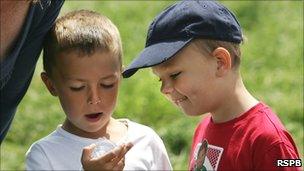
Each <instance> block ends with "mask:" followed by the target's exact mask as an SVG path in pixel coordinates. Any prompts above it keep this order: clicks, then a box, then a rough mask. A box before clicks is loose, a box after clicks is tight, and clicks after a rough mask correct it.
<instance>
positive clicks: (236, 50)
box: [193, 39, 241, 69]
mask: <svg viewBox="0 0 304 171" xmlns="http://www.w3.org/2000/svg"><path fill="white" fill-rule="evenodd" d="M193 44H194V45H195V46H196V47H197V48H198V49H199V50H200V51H201V53H203V55H208V56H210V55H211V54H212V52H213V51H214V50H215V49H216V48H218V47H223V48H225V49H227V50H228V52H229V53H230V55H231V57H232V58H231V59H232V62H231V63H232V67H234V68H235V69H238V68H239V65H240V63H241V48H240V44H239V43H232V42H227V41H220V40H211V39H195V40H193Z"/></svg>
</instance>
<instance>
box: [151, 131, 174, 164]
mask: <svg viewBox="0 0 304 171" xmlns="http://www.w3.org/2000/svg"><path fill="white" fill-rule="evenodd" d="M154 134H155V135H154V136H153V140H152V141H151V145H152V149H153V153H154V156H153V164H152V168H151V170H173V169H172V166H171V163H170V160H169V157H168V153H167V150H166V148H165V145H164V143H163V141H162V139H161V138H160V137H159V136H158V135H157V134H156V133H154Z"/></svg>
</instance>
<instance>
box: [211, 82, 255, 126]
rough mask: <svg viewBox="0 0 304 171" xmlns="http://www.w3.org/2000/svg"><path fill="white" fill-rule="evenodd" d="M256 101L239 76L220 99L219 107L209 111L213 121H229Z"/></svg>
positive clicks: (244, 111)
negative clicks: (231, 87)
mask: <svg viewBox="0 0 304 171" xmlns="http://www.w3.org/2000/svg"><path fill="white" fill-rule="evenodd" d="M258 103H259V101H258V100H257V99H255V98H254V97H253V96H252V95H251V94H250V93H249V92H248V91H247V89H246V87H245V86H244V84H243V81H242V79H241V77H239V78H238V79H237V81H236V84H235V87H233V89H232V90H231V92H229V93H227V96H225V97H224V98H223V99H222V100H221V103H220V105H218V106H219V107H218V108H217V109H216V110H215V111H213V112H211V115H212V120H213V122H215V123H223V122H227V121H230V120H232V119H234V118H237V117H240V116H241V115H242V114H244V113H246V111H248V110H249V109H250V108H252V107H253V106H255V105H256V104H258Z"/></svg>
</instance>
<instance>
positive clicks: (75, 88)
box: [70, 86, 84, 91]
mask: <svg viewBox="0 0 304 171" xmlns="http://www.w3.org/2000/svg"><path fill="white" fill-rule="evenodd" d="M83 88H84V86H81V87H70V89H71V90H72V91H80V90H82V89H83Z"/></svg>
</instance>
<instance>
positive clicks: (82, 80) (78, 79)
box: [65, 74, 117, 82]
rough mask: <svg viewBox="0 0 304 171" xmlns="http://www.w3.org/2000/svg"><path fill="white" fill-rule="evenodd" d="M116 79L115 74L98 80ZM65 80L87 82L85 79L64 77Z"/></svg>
mask: <svg viewBox="0 0 304 171" xmlns="http://www.w3.org/2000/svg"><path fill="white" fill-rule="evenodd" d="M116 77H117V75H116V74H110V75H107V76H104V77H101V78H100V80H107V79H110V78H116ZM65 79H67V80H77V81H81V82H86V81H88V80H87V79H83V78H73V77H65Z"/></svg>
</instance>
